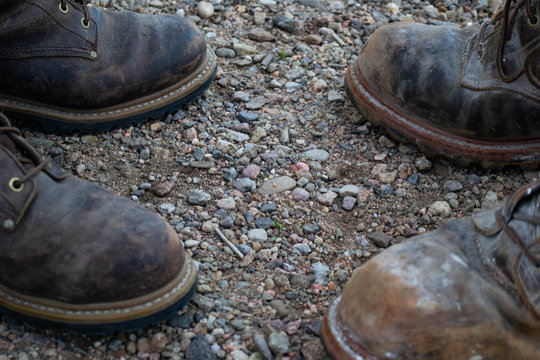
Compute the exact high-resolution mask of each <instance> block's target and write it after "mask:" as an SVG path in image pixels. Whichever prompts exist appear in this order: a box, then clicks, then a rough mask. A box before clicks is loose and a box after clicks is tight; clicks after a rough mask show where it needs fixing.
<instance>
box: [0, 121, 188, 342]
mask: <svg viewBox="0 0 540 360" xmlns="http://www.w3.org/2000/svg"><path fill="white" fill-rule="evenodd" d="M196 278H197V275H196V269H195V266H194V263H193V261H192V260H191V258H190V257H189V256H188V255H187V254H186V253H185V252H184V249H183V246H182V244H181V243H180V241H179V239H178V235H177V234H176V232H175V231H174V230H173V229H172V228H171V227H170V226H169V225H168V224H167V223H166V222H164V221H163V220H162V219H161V218H160V217H159V216H157V215H156V214H154V213H152V212H151V211H148V210H146V209H144V208H142V207H140V206H138V205H137V204H136V203H134V202H132V201H130V200H127V199H124V198H120V197H118V196H116V195H114V194H112V193H111V192H109V191H106V190H104V189H102V188H101V187H99V186H97V185H94V184H91V183H89V182H85V181H82V180H80V179H77V178H73V177H68V176H66V174H65V173H64V172H62V171H61V170H60V169H59V168H57V167H55V166H54V165H53V163H51V162H50V161H49V160H48V159H45V158H44V157H43V156H42V155H41V154H40V153H38V152H37V151H36V150H34V149H33V148H32V147H30V145H28V143H27V142H25V140H24V139H23V138H21V137H20V136H19V131H18V130H17V129H15V128H12V127H10V125H9V122H8V121H7V119H6V118H5V116H4V115H1V114H0V311H1V312H4V313H6V314H8V315H11V316H13V317H16V318H18V319H21V320H23V321H27V322H29V323H32V324H37V325H44V326H50V327H56V328H61V329H68V330H73V331H83V332H91V333H106V332H110V331H113V330H127V329H134V328H137V327H140V326H142V325H144V324H146V323H149V322H156V321H159V320H162V319H164V318H166V317H169V316H171V315H173V314H174V313H175V312H176V311H177V310H178V309H179V308H180V307H182V306H183V305H185V304H186V303H187V302H188V301H189V299H190V298H191V297H192V296H193V294H194V292H195V285H196Z"/></svg>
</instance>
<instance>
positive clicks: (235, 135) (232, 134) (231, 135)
mask: <svg viewBox="0 0 540 360" xmlns="http://www.w3.org/2000/svg"><path fill="white" fill-rule="evenodd" d="M227 138H228V139H229V140H232V141H236V142H244V141H248V140H249V135H247V134H244V133H241V132H238V131H234V130H229V132H228V133H227Z"/></svg>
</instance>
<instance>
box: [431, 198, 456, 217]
mask: <svg viewBox="0 0 540 360" xmlns="http://www.w3.org/2000/svg"><path fill="white" fill-rule="evenodd" d="M428 214H429V215H430V216H444V217H448V216H450V215H451V214H452V208H451V207H450V204H449V203H447V202H446V201H435V202H434V203H433V204H432V205H431V206H430V207H429V209H428Z"/></svg>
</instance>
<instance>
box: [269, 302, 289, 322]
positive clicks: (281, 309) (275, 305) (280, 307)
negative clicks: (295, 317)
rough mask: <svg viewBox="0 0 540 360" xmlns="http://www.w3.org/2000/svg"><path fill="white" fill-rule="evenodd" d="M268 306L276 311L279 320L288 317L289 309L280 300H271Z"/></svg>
mask: <svg viewBox="0 0 540 360" xmlns="http://www.w3.org/2000/svg"><path fill="white" fill-rule="evenodd" d="M270 306H271V307H272V309H274V310H276V313H277V314H278V316H279V317H281V318H284V317H285V316H287V315H289V308H288V307H287V304H286V303H285V302H283V301H282V300H272V301H270Z"/></svg>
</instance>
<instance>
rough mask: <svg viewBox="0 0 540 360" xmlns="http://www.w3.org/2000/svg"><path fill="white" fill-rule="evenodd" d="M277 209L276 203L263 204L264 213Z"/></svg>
mask: <svg viewBox="0 0 540 360" xmlns="http://www.w3.org/2000/svg"><path fill="white" fill-rule="evenodd" d="M276 210H277V206H276V204H274V203H265V204H262V205H261V211H262V212H263V213H273V212H274V211H276Z"/></svg>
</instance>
